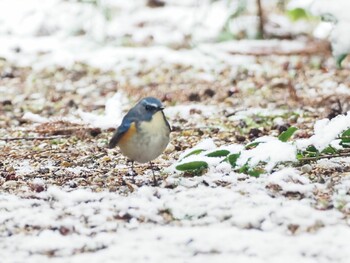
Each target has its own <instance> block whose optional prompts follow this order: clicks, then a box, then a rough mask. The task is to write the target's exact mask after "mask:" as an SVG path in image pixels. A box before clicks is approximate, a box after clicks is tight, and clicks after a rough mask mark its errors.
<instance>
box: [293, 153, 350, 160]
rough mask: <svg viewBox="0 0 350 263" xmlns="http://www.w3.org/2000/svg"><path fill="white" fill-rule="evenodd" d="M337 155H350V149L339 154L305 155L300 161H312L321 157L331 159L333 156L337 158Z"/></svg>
mask: <svg viewBox="0 0 350 263" xmlns="http://www.w3.org/2000/svg"><path fill="white" fill-rule="evenodd" d="M336 157H350V151H346V152H341V153H337V154H329V155H320V156H316V157H304V158H300V159H299V161H300V162H312V161H317V160H320V159H331V158H336Z"/></svg>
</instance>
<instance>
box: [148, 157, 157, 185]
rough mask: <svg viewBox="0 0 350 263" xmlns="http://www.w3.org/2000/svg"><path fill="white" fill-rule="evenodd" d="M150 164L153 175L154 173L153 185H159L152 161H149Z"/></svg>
mask: <svg viewBox="0 0 350 263" xmlns="http://www.w3.org/2000/svg"><path fill="white" fill-rule="evenodd" d="M149 164H150V166H151V170H152V175H153V185H154V186H157V185H158V182H157V178H156V175H155V174H154V169H153V163H152V162H149Z"/></svg>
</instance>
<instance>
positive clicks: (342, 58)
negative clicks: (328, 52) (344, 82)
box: [336, 54, 348, 69]
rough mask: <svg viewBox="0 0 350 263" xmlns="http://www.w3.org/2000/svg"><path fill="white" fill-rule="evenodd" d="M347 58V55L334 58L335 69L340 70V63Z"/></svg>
mask: <svg viewBox="0 0 350 263" xmlns="http://www.w3.org/2000/svg"><path fill="white" fill-rule="evenodd" d="M347 56H348V54H341V55H339V56H337V57H336V63H337V68H338V69H340V68H342V66H341V63H342V62H343V60H344V59H345V58H346V57H347Z"/></svg>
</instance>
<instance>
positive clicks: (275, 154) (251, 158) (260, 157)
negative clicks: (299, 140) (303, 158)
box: [237, 138, 297, 172]
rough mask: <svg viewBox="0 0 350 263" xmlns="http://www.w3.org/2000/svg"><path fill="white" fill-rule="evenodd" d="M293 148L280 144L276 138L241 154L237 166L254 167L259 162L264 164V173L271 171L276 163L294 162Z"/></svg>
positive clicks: (287, 144)
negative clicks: (246, 164) (246, 165)
mask: <svg viewBox="0 0 350 263" xmlns="http://www.w3.org/2000/svg"><path fill="white" fill-rule="evenodd" d="M296 153H297V152H296V148H295V146H293V145H291V144H289V143H285V142H281V141H280V140H278V139H277V138H276V139H274V140H270V141H267V142H263V143H260V144H259V145H257V146H256V147H255V148H253V149H251V150H246V151H242V152H241V156H240V157H239V159H238V160H237V164H238V165H241V166H243V165H244V164H245V163H248V164H249V166H251V167H254V166H256V165H258V164H259V163H260V162H263V163H266V166H265V168H266V171H268V172H269V171H271V170H272V169H273V168H274V167H275V166H276V165H277V164H278V163H281V162H295V161H296Z"/></svg>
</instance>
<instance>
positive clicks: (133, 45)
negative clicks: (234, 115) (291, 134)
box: [0, 0, 350, 126]
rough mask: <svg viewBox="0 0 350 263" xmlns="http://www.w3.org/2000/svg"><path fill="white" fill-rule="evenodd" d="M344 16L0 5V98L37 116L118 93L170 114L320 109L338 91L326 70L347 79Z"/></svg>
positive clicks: (257, 4) (310, 6)
mask: <svg viewBox="0 0 350 263" xmlns="http://www.w3.org/2000/svg"><path fill="white" fill-rule="evenodd" d="M349 10H350V4H349V2H348V1H346V0H337V1H326V0H303V1H301V0H290V1H287V0H285V1H283V0H265V1H264V0H216V1H215V0H202V1H199V0H133V1H125V0H79V1H78V0H45V1H40V0H2V1H0V69H1V79H0V97H1V98H2V100H3V101H6V100H9V101H11V103H12V104H16V103H21V105H22V111H24V112H26V111H30V112H33V113H40V114H41V115H46V116H51V115H57V116H62V115H63V116H65V115H67V114H68V113H72V112H73V111H72V109H73V110H75V109H76V108H79V109H82V110H84V111H97V112H99V111H103V110H104V108H105V104H106V100H107V99H108V98H111V97H113V96H114V94H115V93H116V92H117V91H123V92H125V93H126V96H127V97H129V98H131V99H132V101H133V102H135V101H136V100H138V99H139V98H141V97H143V96H149V95H153V96H157V97H159V98H160V99H162V100H163V101H165V102H166V103H167V104H171V105H174V104H176V103H178V102H188V101H189V102H200V101H202V102H203V101H210V102H212V103H217V102H227V103H229V105H233V106H237V105H243V106H247V107H248V106H249V107H250V106H257V105H258V106H262V107H266V106H267V105H268V104H269V103H270V102H271V101H272V102H277V103H284V104H288V105H292V104H293V103H294V102H295V101H297V100H298V99H299V101H300V99H302V97H304V98H306V99H310V98H314V99H319V98H320V95H319V94H320V92H325V93H327V92H328V91H329V90H331V89H332V91H333V92H334V91H335V90H336V89H338V91H341V92H343V91H344V87H343V86H342V85H343V83H345V82H346V77H345V79H344V76H346V72H344V71H343V72H340V73H339V72H338V71H334V70H336V69H337V68H340V67H341V66H343V68H345V69H346V68H348V66H347V65H348V61H347V60H346V57H347V54H348V53H349V50H350V34H349V31H348V28H350V23H349V18H348V15H347V14H348V11H349ZM306 72H307V73H306ZM326 72H328V73H327V74H328V75H326V74H325V73H326ZM330 72H332V74H333V75H329V74H330ZM305 74H309V75H308V76H306V75H305ZM339 74H340V76H338V75H339ZM330 79H333V80H332V81H330ZM315 83H321V84H320V85H319V86H320V88H319V89H318V90H317V91H315V90H312V89H310V87H314V86H315ZM275 86H276V87H281V86H283V87H287V90H288V93H287V95H286V93H285V90H283V89H282V90H280V91H281V92H276V91H275V90H274V91H271V90H270V88H271V87H275ZM316 86H317V85H316ZM278 93H280V95H278ZM251 94H255V95H257V96H256V97H254V96H250V95H251ZM271 94H273V95H274V96H271ZM317 94H318V95H317ZM327 94H328V93H327ZM247 95H249V96H250V99H249V100H244V102H243V101H242V99H243V98H246V97H247ZM259 96H263V100H261V99H260V97H259ZM117 98H119V100H120V96H119V97H117ZM265 99H266V100H267V101H265ZM293 101H294V102H293ZM115 107H120V105H119V106H118V105H117V106H115ZM74 113H75V112H74ZM18 114H20V113H18ZM107 126H108V125H107ZM109 126H112V124H110V125H109Z"/></svg>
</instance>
